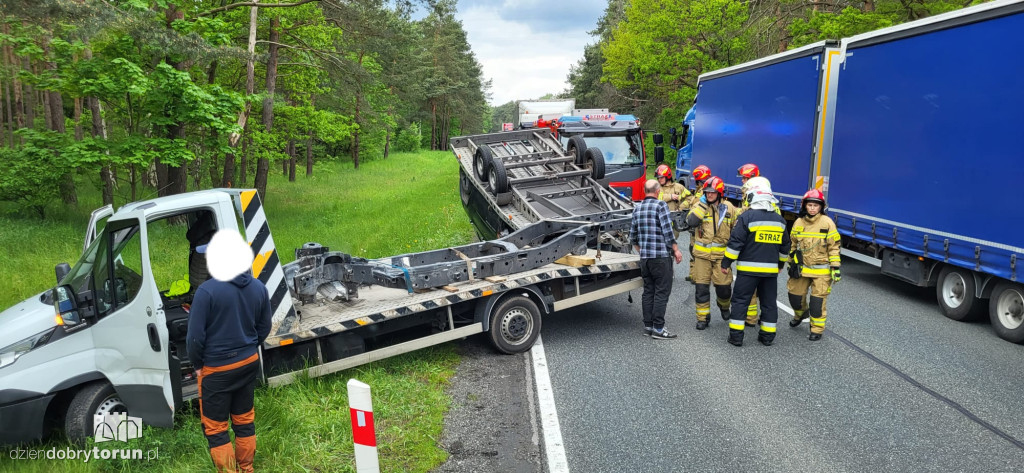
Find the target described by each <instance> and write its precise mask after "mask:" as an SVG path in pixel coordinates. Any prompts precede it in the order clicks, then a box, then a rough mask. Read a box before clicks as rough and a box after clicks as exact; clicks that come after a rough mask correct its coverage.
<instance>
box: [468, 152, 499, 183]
mask: <svg viewBox="0 0 1024 473" xmlns="http://www.w3.org/2000/svg"><path fill="white" fill-rule="evenodd" d="M493 161H494V155H492V154H491V149H490V148H488V147H486V146H481V147H479V148H477V149H476V153H473V172H475V173H476V177H477V178H478V179H480V181H481V182H487V173H489V172H490V171H491V162H493Z"/></svg>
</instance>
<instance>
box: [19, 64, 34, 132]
mask: <svg viewBox="0 0 1024 473" xmlns="http://www.w3.org/2000/svg"><path fill="white" fill-rule="evenodd" d="M21 63H22V67H23V68H24V69H25V70H26V71H31V70H32V64H31V63H30V62H29V59H28V58H27V57H25V58H22V59H21ZM23 86H24V90H22V99H23V100H24V101H25V128H35V124H36V90H35V89H34V88H33V87H32V86H31V85H29V84H23Z"/></svg>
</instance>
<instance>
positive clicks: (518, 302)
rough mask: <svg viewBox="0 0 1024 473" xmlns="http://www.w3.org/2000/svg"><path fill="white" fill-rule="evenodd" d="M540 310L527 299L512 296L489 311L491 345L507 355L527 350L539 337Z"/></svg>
mask: <svg viewBox="0 0 1024 473" xmlns="http://www.w3.org/2000/svg"><path fill="white" fill-rule="evenodd" d="M540 318H541V316H540V309H538V308H537V304H534V303H533V301H532V300H530V298H529V297H525V296H514V297H509V298H508V299H505V300H503V301H501V303H499V304H497V305H496V306H494V308H493V309H491V315H490V322H491V330H490V332H489V335H490V338H491V344H492V345H494V348H497V349H498V351H500V352H502V353H506V354H509V355H512V354H515V353H522V352H524V351H526V350H529V349H530V347H532V346H533V343H534V342H536V341H537V337H538V336H539V335H540Z"/></svg>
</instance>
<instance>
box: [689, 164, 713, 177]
mask: <svg viewBox="0 0 1024 473" xmlns="http://www.w3.org/2000/svg"><path fill="white" fill-rule="evenodd" d="M691 175H692V176H693V179H694V180H695V181H703V180H705V179H707V178H709V177H711V170H710V169H708V167H707V166H705V165H703V164H701V165H700V166H697V167H695V168H693V173H692V174H691Z"/></svg>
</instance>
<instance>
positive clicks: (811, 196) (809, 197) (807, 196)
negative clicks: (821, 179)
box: [800, 189, 825, 213]
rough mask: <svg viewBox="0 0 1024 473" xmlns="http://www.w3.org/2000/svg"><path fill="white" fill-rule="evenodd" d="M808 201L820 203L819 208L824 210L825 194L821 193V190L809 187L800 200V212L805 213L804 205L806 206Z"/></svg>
mask: <svg viewBox="0 0 1024 473" xmlns="http://www.w3.org/2000/svg"><path fill="white" fill-rule="evenodd" d="M808 202H815V203H817V204H820V205H821V210H822V211H825V194H824V193H822V192H821V190H818V189H811V190H809V191H807V192H806V193H804V198H803V200H801V201H800V212H801V213H806V212H807V208H806V207H807V203H808Z"/></svg>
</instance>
